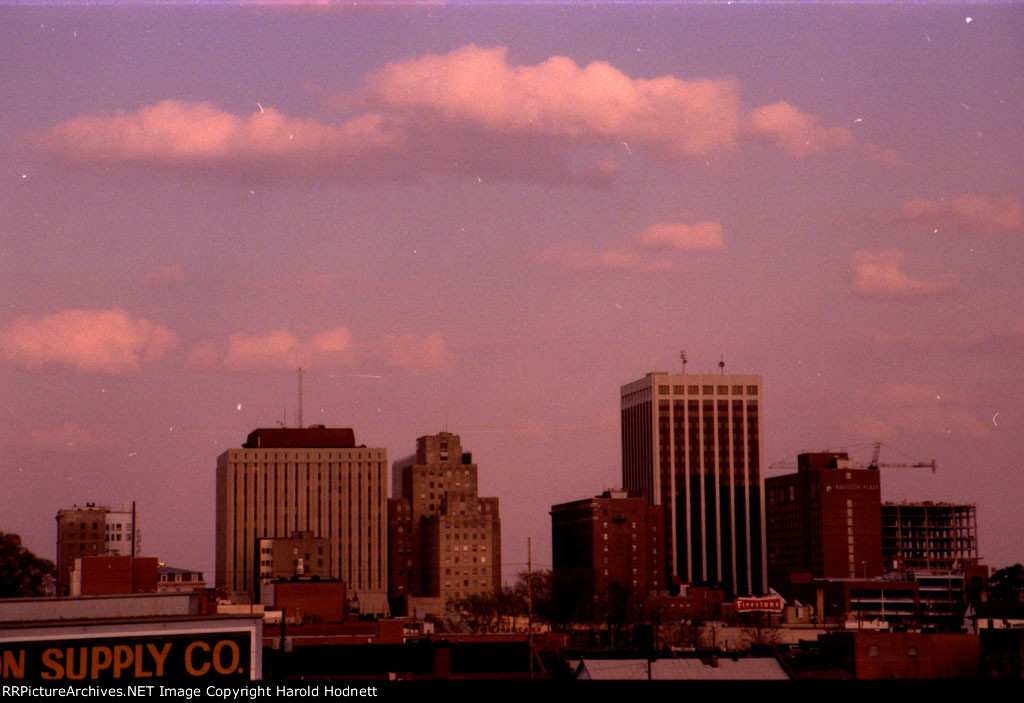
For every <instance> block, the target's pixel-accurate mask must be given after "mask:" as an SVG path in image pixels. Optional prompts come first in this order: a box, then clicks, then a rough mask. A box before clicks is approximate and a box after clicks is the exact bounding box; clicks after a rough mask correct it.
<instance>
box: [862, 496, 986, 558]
mask: <svg viewBox="0 0 1024 703" xmlns="http://www.w3.org/2000/svg"><path fill="white" fill-rule="evenodd" d="M882 558H883V560H884V561H885V567H886V569H887V570H888V571H896V572H907V571H912V570H919V569H920V570H927V571H954V570H963V569H964V568H965V567H968V566H971V565H974V564H977V563H978V518H977V508H976V506H974V505H954V504H952V503H932V502H930V501H928V502H923V503H906V502H903V503H883V504H882Z"/></svg>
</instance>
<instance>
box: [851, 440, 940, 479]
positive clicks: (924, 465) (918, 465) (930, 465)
mask: <svg viewBox="0 0 1024 703" xmlns="http://www.w3.org/2000/svg"><path fill="white" fill-rule="evenodd" d="M881 451H882V443H881V442H875V448H874V450H872V452H871V463H870V464H868V465H867V468H869V469H871V470H873V471H877V470H878V469H880V468H882V467H885V468H887V469H931V470H932V473H935V469H936V468H937V467H936V465H935V459H932V460H931V461H914V462H910V463H904V464H893V463H890V462H886V463H884V464H879V463H878V455H879V453H880V452H881Z"/></svg>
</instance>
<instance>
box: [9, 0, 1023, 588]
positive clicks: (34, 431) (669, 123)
mask: <svg viewBox="0 0 1024 703" xmlns="http://www.w3.org/2000/svg"><path fill="white" fill-rule="evenodd" d="M1022 36H1024V8H1021V7H1020V6H1014V5H987V6H980V7H979V6H972V7H970V8H966V7H960V6H956V5H943V6H940V7H930V8H921V7H920V6H892V5H884V6H871V7H867V6H842V7H824V6H806V5H773V6H762V7H748V6H744V7H731V6H726V5H667V6H655V5H629V6H593V5H592V6H587V7H578V8H573V7H569V6H535V7H528V8H510V7H503V6H484V7H468V6H454V7H400V6H387V7H367V6H362V7H357V8H348V7H316V8H310V7H305V8H281V7H270V8H235V7H223V6H213V7H211V6H207V7H198V8H195V7H170V8H168V7H165V8H153V7H149V8H147V7H132V8H127V7H78V8H47V7H4V8H0V47H3V49H2V58H3V60H2V61H0V85H4V86H5V91H4V93H5V94H4V99H3V100H2V101H0V154H2V158H0V254H2V256H0V291H2V294H3V297H2V300H3V304H2V306H0V364H2V369H3V370H2V373H0V395H2V397H3V398H5V399H6V400H7V402H6V403H4V404H3V405H2V406H0V441H2V442H3V445H4V447H5V451H4V458H3V460H2V461H3V464H2V468H0V470H2V472H3V475H4V477H5V479H6V480H5V488H6V500H5V503H4V510H3V516H4V517H3V520H2V524H0V529H2V530H4V531H8V532H16V533H20V534H22V535H23V537H24V538H25V541H26V544H27V545H28V546H29V547H30V548H31V549H33V550H35V551H36V552H38V553H40V554H42V555H44V556H48V557H51V558H52V557H53V556H54V542H55V537H56V535H55V524H54V521H53V517H54V515H55V514H56V512H57V510H58V509H60V508H63V507H70V505H71V504H73V503H84V502H86V501H92V502H98V503H103V504H112V505H119V504H121V503H123V502H128V501H131V500H133V499H134V500H136V501H137V503H138V507H139V513H140V526H141V528H142V531H143V535H142V546H143V551H144V552H145V553H146V554H150V555H156V556H159V557H160V558H161V560H163V561H166V562H167V563H170V564H173V565H176V566H181V567H188V568H197V569H202V570H205V571H207V572H208V573H210V574H212V570H213V544H214V542H213V524H214V496H213V486H214V468H215V461H216V457H217V455H218V454H220V453H221V452H222V451H224V450H225V449H227V448H229V447H232V446H239V445H240V443H241V442H242V441H243V440H244V438H245V436H246V434H247V433H248V432H249V431H250V430H252V429H254V428H255V427H259V426H276V424H277V422H278V421H279V420H282V419H284V420H286V421H287V422H289V423H294V422H295V420H296V405H297V401H296V375H295V368H296V367H297V366H299V365H300V364H301V365H302V366H303V367H304V368H306V369H307V372H306V375H305V389H306V392H305V403H304V407H305V420H306V422H307V423H309V422H317V423H323V424H326V425H329V426H350V427H353V428H354V429H355V431H356V437H357V440H358V441H359V442H361V443H366V444H367V445H370V446H377V447H385V448H387V450H388V453H389V458H392V459H397V458H399V457H401V456H404V455H406V454H408V453H410V452H411V451H412V450H413V449H414V446H415V439H416V437H418V436H421V435H424V434H431V433H435V432H438V431H440V430H442V429H444V428H445V426H446V425H447V428H448V429H449V430H450V431H452V432H456V433H459V434H461V436H462V441H463V446H464V447H466V448H467V449H468V450H470V451H472V452H473V454H474V458H475V459H476V461H477V462H478V463H479V465H480V485H481V489H482V491H483V492H484V493H486V494H488V495H497V496H499V497H500V498H501V512H502V518H503V532H504V535H503V536H504V545H503V551H504V556H505V561H506V564H505V573H506V576H507V577H510V576H511V575H513V574H514V573H515V572H516V571H518V570H520V569H521V568H522V567H523V566H524V562H525V560H526V559H525V557H526V540H527V538H528V537H532V539H533V545H534V552H533V553H534V558H535V562H536V563H537V564H539V565H540V566H545V565H548V563H549V561H550V519H549V517H548V514H547V513H548V510H549V508H550V506H551V505H552V504H554V503H558V502H563V501H567V500H574V499H579V498H584V497H587V496H590V495H593V494H596V493H599V492H600V491H602V490H604V489H606V488H610V487H616V486H618V485H619V483H620V454H619V452H620V449H619V422H618V389H619V386H620V385H622V384H624V383H627V382H629V381H632V380H635V379H636V378H639V377H641V376H642V375H643V374H644V373H646V372H648V371H654V370H664V371H676V370H677V369H678V354H679V350H680V349H686V350H687V352H688V355H689V358H690V360H691V363H690V366H689V369H690V370H693V371H707V370H711V369H713V368H714V367H715V364H716V363H717V362H718V360H719V357H720V356H724V359H725V362H726V370H727V371H732V372H736V373H759V374H762V375H763V376H764V382H765V397H766V401H765V404H766V408H765V423H764V432H765V447H766V455H767V457H766V458H767V460H768V462H769V463H773V462H776V461H785V460H787V459H790V458H792V457H794V456H795V455H796V453H797V452H799V451H801V450H805V449H816V448H825V447H829V448H834V449H838V448H842V447H849V448H854V449H855V450H856V452H858V456H859V457H860V458H862V459H867V457H868V456H869V455H870V448H869V446H870V443H871V442H873V441H876V440H877V441H883V442H885V443H886V445H887V448H886V449H885V450H883V461H886V460H889V461H894V462H897V461H898V462H903V461H907V460H908V458H911V459H915V460H930V459H933V458H934V459H936V460H937V462H938V466H939V470H938V472H937V473H936V474H934V475H933V474H931V473H930V472H929V471H927V470H926V469H892V470H888V471H885V472H884V475H883V478H882V483H883V497H884V498H886V499H890V500H900V499H910V500H950V501H964V502H972V503H977V504H978V516H979V524H980V547H981V555H982V557H983V558H984V559H985V560H986V561H987V563H989V564H990V565H992V566H993V567H1000V566H1003V565H1005V564H1009V563H1013V562H1016V561H1022V560H1024V537H1022V536H1021V531H1020V529H1019V528H1018V527H1017V523H1018V515H1019V514H1020V512H1021V508H1022V506H1024V501H1022V487H1024V480H1022V475H1021V469H1020V463H1021V449H1022V437H1024V432H1022V426H1024V397H1022V388H1024V363H1022V359H1024V355H1022V352H1024V309H1022V306H1021V302H1020V291H1021V290H1024V267H1022V266H1021V263H1022V261H1024V244H1022V235H1024V176H1022V170H1021V166H1020V165H1021V163H1024V128H1022V126H1021V124H1022V120H1021V119H1020V118H1021V115H1024V79H1022V76H1024V45H1022V43H1021V41H1020V38H1021V37H1022ZM769 475H771V474H769Z"/></svg>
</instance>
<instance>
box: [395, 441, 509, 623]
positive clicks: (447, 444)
mask: <svg viewBox="0 0 1024 703" xmlns="http://www.w3.org/2000/svg"><path fill="white" fill-rule="evenodd" d="M392 470H393V475H392V487H393V492H394V497H393V498H392V499H391V500H390V501H388V510H389V514H390V516H389V523H390V529H391V534H390V540H391V541H390V550H391V554H390V563H391V566H390V569H391V596H392V598H393V599H394V601H395V602H396V603H401V604H402V606H401V607H402V609H403V610H405V611H406V614H413V613H414V612H415V611H421V612H430V613H439V612H444V610H446V609H447V607H448V604H449V602H450V601H452V600H453V599H459V598H465V597H467V596H470V595H472V594H477V593H493V592H494V589H495V588H497V587H498V586H499V585H500V584H501V520H500V518H499V516H498V499H497V498H481V497H480V496H479V494H478V490H477V465H476V464H474V463H473V458H472V456H471V455H470V454H469V452H463V451H462V443H461V441H460V439H459V436H458V435H453V434H450V433H448V432H442V433H440V434H437V435H432V436H428V437H420V438H419V439H417V440H416V453H415V454H413V455H410V456H408V457H405V458H404V459H400V460H398V461H396V462H395V464H394V466H393V467H392ZM396 607H397V606H396Z"/></svg>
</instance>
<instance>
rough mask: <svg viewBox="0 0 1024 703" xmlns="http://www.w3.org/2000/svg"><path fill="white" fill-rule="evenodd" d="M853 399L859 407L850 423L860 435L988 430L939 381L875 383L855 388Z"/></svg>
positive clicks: (985, 434) (970, 434) (977, 433)
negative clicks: (935, 382) (937, 383)
mask: <svg viewBox="0 0 1024 703" xmlns="http://www.w3.org/2000/svg"><path fill="white" fill-rule="evenodd" d="M854 401H855V403H856V404H857V405H858V406H860V408H861V409H860V411H859V414H857V415H856V416H855V417H854V418H853V419H852V420H851V423H850V425H851V429H853V431H855V432H856V433H857V434H859V435H861V436H863V437H868V438H872V439H890V440H891V439H896V438H898V437H900V436H901V435H908V434H910V435H914V434H917V435H938V434H955V435H965V436H968V437H975V438H984V437H988V436H989V435H990V434H991V431H990V429H989V428H988V426H987V425H986V424H985V422H984V421H982V420H981V419H979V418H978V417H977V416H976V414H975V413H974V412H972V411H971V410H970V409H968V408H967V407H966V406H965V405H964V403H963V402H962V400H959V399H957V398H955V397H953V396H952V395H950V394H949V393H947V392H946V391H945V390H944V389H943V388H942V387H941V386H938V385H933V384H921V383H892V384H885V385H878V386H873V387H870V388H867V389H862V390H860V391H858V392H857V393H856V394H855V397H854Z"/></svg>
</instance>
